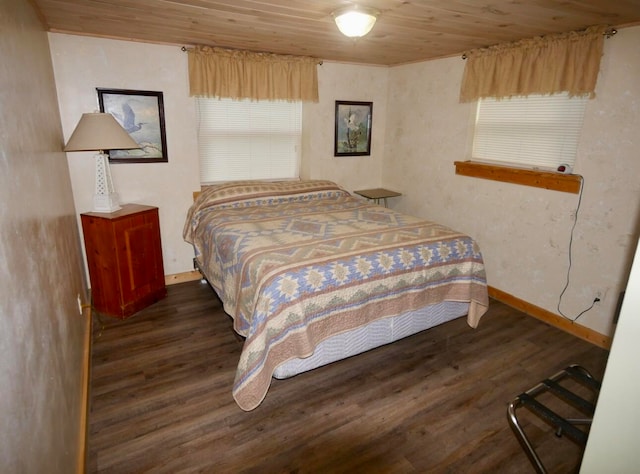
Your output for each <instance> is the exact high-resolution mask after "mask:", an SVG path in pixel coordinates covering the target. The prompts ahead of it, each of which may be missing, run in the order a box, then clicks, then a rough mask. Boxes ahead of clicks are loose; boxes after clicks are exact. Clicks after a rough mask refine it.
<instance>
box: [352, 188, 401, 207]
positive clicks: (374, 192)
mask: <svg viewBox="0 0 640 474" xmlns="http://www.w3.org/2000/svg"><path fill="white" fill-rule="evenodd" d="M354 193H356V194H359V195H360V196H362V197H366V198H367V199H370V200H373V201H375V203H376V204H380V199H382V200H383V201H384V207H387V198H391V197H397V196H402V193H397V192H395V191H390V190H388V189H384V188H374V189H361V190H359V191H354Z"/></svg>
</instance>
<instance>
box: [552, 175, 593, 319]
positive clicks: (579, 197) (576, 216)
mask: <svg viewBox="0 0 640 474" xmlns="http://www.w3.org/2000/svg"><path fill="white" fill-rule="evenodd" d="M578 176H579V177H580V192H579V194H578V205H577V207H576V213H575V216H574V219H573V226H572V227H571V236H570V237H569V267H568V268H567V281H566V283H565V285H564V288H563V289H562V292H560V296H559V297H558V313H559V314H560V315H561V316H562V317H563V318H565V319H568V320H569V321H571V322H576V321H577V320H578V318H579V317H580V316H582V315H583V314H584V313H586V312H587V311H589V310H591V309H592V308H593V307H594V306H595V304H596V303H597V302H598V301H600V298H594V300H593V303H591V306H589V307H588V308H586V309H584V310H582V311H581V312H580V313H578V315H577V316H576V317H575V318H571V317H570V316H567V315H566V314H564V313H563V312H562V310H561V309H560V305H561V304H562V297H563V296H564V293H565V292H566V291H567V288H569V282H570V275H571V265H572V263H573V261H572V248H573V232H574V230H575V229H576V224H577V223H578V211H579V210H580V204H581V203H582V190H583V188H584V177H583V176H582V175H578Z"/></svg>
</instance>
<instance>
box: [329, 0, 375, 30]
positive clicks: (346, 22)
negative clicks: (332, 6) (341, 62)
mask: <svg viewBox="0 0 640 474" xmlns="http://www.w3.org/2000/svg"><path fill="white" fill-rule="evenodd" d="M331 15H332V16H333V19H334V20H335V22H336V25H337V26H338V29H339V30H340V32H341V33H342V34H343V35H345V36H348V37H349V38H359V37H361V36H364V35H366V34H367V33H369V32H370V31H371V28H373V25H374V24H375V23H376V19H377V18H378V15H380V12H379V11H378V10H375V9H373V8H368V7H361V6H359V5H352V6H349V7H345V8H340V9H338V10H336V11H334V12H333V13H331Z"/></svg>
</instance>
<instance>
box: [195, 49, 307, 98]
mask: <svg viewBox="0 0 640 474" xmlns="http://www.w3.org/2000/svg"><path fill="white" fill-rule="evenodd" d="M188 53H189V94H190V95H191V96H197V97H226V98H232V99H252V100H286V101H307V102H318V73H317V70H316V68H317V65H318V64H319V63H320V61H319V60H318V59H316V58H311V57H304V56H286V55H278V54H271V53H255V52H252V51H239V50H232V49H224V48H217V47H210V46H196V47H195V48H192V49H189V50H188Z"/></svg>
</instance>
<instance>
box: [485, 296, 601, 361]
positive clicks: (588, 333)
mask: <svg viewBox="0 0 640 474" xmlns="http://www.w3.org/2000/svg"><path fill="white" fill-rule="evenodd" d="M489 296H490V297H491V298H493V299H496V300H498V301H500V302H501V303H504V304H506V305H508V306H511V307H512V308H515V309H518V310H520V311H522V312H523V313H525V314H528V315H529V316H533V317H534V318H536V319H539V320H540V321H544V322H545V323H547V324H549V325H551V326H553V327H556V328H558V329H561V330H562V331H565V332H568V333H569V334H572V335H574V336H576V337H579V338H580V339H583V340H585V341H587V342H590V343H591V344H594V345H596V346H598V347H602V348H603V349H610V348H611V340H612V339H611V337H609V336H605V335H604V334H600V333H599V332H596V331H594V330H593V329H590V328H588V327H585V326H582V325H580V324H578V323H575V322H573V321H571V320H569V319H566V318H563V317H562V316H558V315H557V314H554V313H552V312H551V311H547V310H546V309H544V308H540V307H539V306H536V305H533V304H531V303H528V302H526V301H524V300H521V299H520V298H517V297H515V296H513V295H510V294H509V293H506V292H504V291H502V290H499V289H497V288H494V287H492V286H489Z"/></svg>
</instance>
